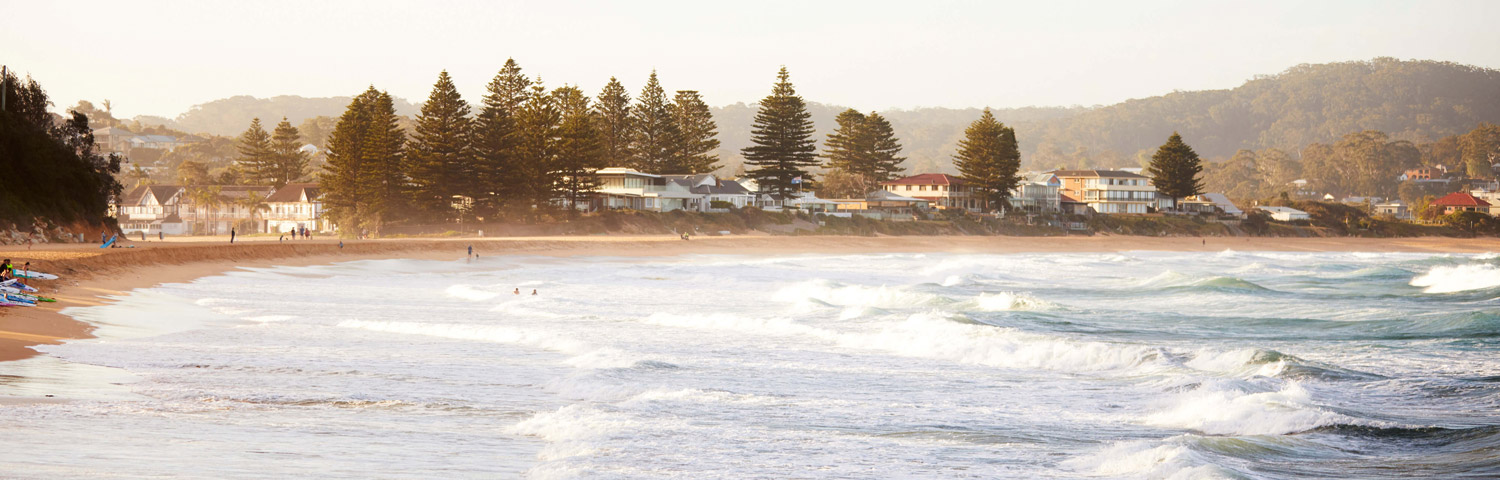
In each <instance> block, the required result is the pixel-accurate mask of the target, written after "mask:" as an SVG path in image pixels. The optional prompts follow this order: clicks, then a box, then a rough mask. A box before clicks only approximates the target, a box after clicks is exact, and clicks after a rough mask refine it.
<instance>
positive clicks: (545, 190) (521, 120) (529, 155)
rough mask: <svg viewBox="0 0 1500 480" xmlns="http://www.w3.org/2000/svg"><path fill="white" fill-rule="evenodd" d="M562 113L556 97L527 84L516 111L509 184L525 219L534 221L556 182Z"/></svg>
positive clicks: (548, 203) (552, 192)
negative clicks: (514, 153)
mask: <svg viewBox="0 0 1500 480" xmlns="http://www.w3.org/2000/svg"><path fill="white" fill-rule="evenodd" d="M561 123H562V114H561V112H560V111H559V109H558V106H557V99H556V98H554V97H553V96H552V95H550V94H548V93H547V90H546V89H545V88H543V87H542V82H541V79H537V81H536V82H535V83H533V84H532V86H531V95H530V96H528V97H527V99H526V103H524V104H522V105H521V109H520V110H519V111H518V112H517V115H516V127H517V128H516V132H517V143H516V150H515V152H516V163H515V165H514V174H513V177H514V178H515V179H516V180H515V183H513V186H514V187H516V191H517V193H518V195H517V197H516V200H517V203H516V204H515V205H514V207H515V208H516V210H518V211H519V213H520V214H521V215H522V216H523V217H525V218H527V219H528V220H531V221H535V220H536V219H538V218H539V217H540V216H541V213H542V211H543V210H545V209H547V208H548V207H549V206H550V202H551V201H552V199H553V198H554V193H555V192H556V190H555V189H556V186H557V183H558V182H557V161H556V157H557V144H558V129H559V127H561Z"/></svg>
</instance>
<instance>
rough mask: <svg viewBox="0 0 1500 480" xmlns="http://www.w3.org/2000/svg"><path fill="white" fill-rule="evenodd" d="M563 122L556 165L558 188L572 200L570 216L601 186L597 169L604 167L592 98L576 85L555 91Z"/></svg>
mask: <svg viewBox="0 0 1500 480" xmlns="http://www.w3.org/2000/svg"><path fill="white" fill-rule="evenodd" d="M552 97H553V98H555V99H557V105H558V109H559V113H560V115H561V117H562V123H561V124H560V125H559V127H558V132H557V137H558V138H557V149H556V152H557V157H556V161H557V163H556V166H555V168H554V170H555V171H557V179H558V182H559V184H558V191H559V192H560V193H561V194H562V195H564V196H565V197H566V198H567V199H568V216H569V217H573V216H576V215H577V214H578V202H579V200H580V199H587V197H588V196H589V195H590V194H591V192H593V191H594V189H595V188H597V187H598V181H597V178H596V177H595V176H594V172H596V171H598V170H599V169H600V168H604V166H605V165H604V162H603V159H604V156H603V152H604V149H603V148H601V147H600V138H603V137H604V136H602V135H600V133H599V131H598V128H597V127H596V125H595V124H596V123H597V122H598V121H597V119H598V118H599V117H597V116H595V115H594V114H593V113H592V112H590V109H589V97H587V96H584V94H583V91H582V90H579V89H578V88H576V87H562V88H558V89H557V90H554V91H553V92H552Z"/></svg>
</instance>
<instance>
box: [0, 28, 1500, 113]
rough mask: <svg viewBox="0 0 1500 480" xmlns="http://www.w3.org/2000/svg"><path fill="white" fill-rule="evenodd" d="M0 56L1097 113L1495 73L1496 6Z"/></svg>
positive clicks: (131, 106)
mask: <svg viewBox="0 0 1500 480" xmlns="http://www.w3.org/2000/svg"><path fill="white" fill-rule="evenodd" d="M0 12H5V13H6V14H7V15H6V17H9V18H4V19H0V64H5V65H8V66H9V67H10V68H12V69H15V70H16V71H18V72H19V73H20V74H21V75H23V76H24V75H27V74H29V75H31V76H32V77H34V78H35V79H36V80H37V81H38V82H40V83H41V84H42V86H43V87H44V88H46V89H47V91H48V93H49V94H50V95H51V96H52V99H53V101H54V102H55V103H56V104H57V108H58V109H59V110H61V109H63V108H66V107H67V106H71V105H74V104H75V103H76V102H77V101H78V100H81V99H83V100H90V101H92V102H94V103H96V104H99V103H101V102H102V101H103V100H105V99H109V100H110V101H111V104H112V105H113V108H114V112H115V116H116V117H118V118H130V117H133V116H136V115H157V116H163V117H168V118H172V117H176V116H177V115H178V114H180V113H182V112H184V111H186V110H188V109H189V108H190V107H191V106H193V105H196V104H201V103H205V102H208V101H212V100H215V99H219V98H225V97H229V96H234V95H252V96H256V97H270V96H276V95H301V96H304V97H327V96H347V95H354V94H357V93H359V92H361V91H363V90H364V89H365V88H366V87H368V86H369V85H374V86H375V87H376V88H379V89H382V90H386V91H388V92H390V93H391V94H392V95H394V96H397V97H401V98H405V99H407V100H409V101H412V102H413V103H419V102H421V101H423V100H424V99H426V97H427V95H428V93H429V92H430V91H431V88H432V84H433V82H434V81H435V80H436V78H437V75H438V72H439V71H441V70H447V71H448V72H449V74H450V75H452V76H453V77H454V81H455V82H456V83H457V85H458V87H459V91H460V93H462V94H463V95H464V98H465V99H467V100H469V101H470V102H471V103H477V101H478V99H479V97H480V96H482V95H483V92H484V85H485V84H487V83H488V82H489V80H490V79H491V78H492V77H494V75H495V73H496V72H497V71H498V70H499V69H500V66H501V65H502V64H504V63H505V59H506V58H514V59H515V60H516V61H517V62H519V63H520V65H521V67H522V68H523V70H524V71H525V72H526V73H527V74H528V75H530V76H532V77H537V76H540V77H541V79H542V80H543V81H544V82H545V84H546V85H547V86H549V87H556V86H561V85H563V84H571V85H576V86H579V87H581V88H583V89H584V90H585V91H586V92H590V93H591V94H597V92H598V90H599V88H601V87H602V86H603V85H604V83H605V82H607V81H608V80H609V78H610V77H612V76H613V77H618V78H619V79H620V81H621V82H622V83H624V85H625V87H626V88H627V89H629V90H630V91H631V92H632V96H634V95H635V94H636V93H638V92H639V91H640V89H641V87H642V86H643V85H644V84H645V81H646V77H647V76H648V75H649V74H650V73H651V71H652V70H653V69H655V70H656V72H657V74H658V75H659V78H660V80H661V82H662V85H663V86H664V87H665V88H666V89H667V90H668V91H669V92H670V91H674V90H698V91H700V92H702V94H703V96H704V99H705V101H707V102H708V103H709V104H710V105H726V104H732V103H736V102H745V103H753V102H755V101H757V100H759V99H760V98H763V97H765V96H766V95H767V94H769V93H770V89H771V84H772V83H773V82H774V81H775V75H776V71H777V69H778V68H779V67H780V66H783V65H784V66H786V67H787V69H788V70H789V71H790V73H791V80H792V82H793V84H794V85H796V87H797V91H798V93H800V94H801V95H802V96H803V97H804V98H806V99H808V100H809V101H815V102H821V103H829V104H835V105H843V106H849V107H854V108H858V109H861V110H867V109H868V110H889V109H912V108H918V107H953V108H967V107H986V106H989V107H996V108H1006V107H1024V106H1071V105H1082V106H1093V105H1107V104H1113V103H1118V102H1121V101H1124V100H1127V99H1131V98H1143V97H1150V96H1155V95H1161V94H1164V93H1169V92H1172V91H1174V90H1206V89H1224V88H1233V87H1235V86H1238V85H1240V84H1242V83H1244V82H1245V81H1247V80H1250V79H1251V78H1253V77H1255V76H1256V75H1266V74H1275V73H1278V72H1281V71H1284V70H1286V69H1287V68H1289V67H1292V66H1295V65H1298V64H1303V63H1326V62H1335V61H1349V60H1369V59H1372V58H1376V57H1396V58H1400V59H1431V60H1443V61H1451V62H1457V63H1462V64H1469V65H1477V66H1481V67H1487V68H1497V67H1500V23H1496V21H1495V20H1496V19H1497V18H1500V1H1486V0H1475V1H1467V0H1452V1H1376V0H1363V1H1342V0H1340V1H1334V0H1317V1H1306V0H1303V1H1254V2H1249V1H1243V0H1240V1H1227V2H1215V1H1192V2H1188V1H1128V2H1127V1H1034V0H1033V1H1026V2H1006V1H942V0H925V1H903V2H891V1H879V0H866V1H850V2H835V1H826V2H825V1H817V0H800V1H780V0H744V1H738V2H722V1H712V0H710V1H632V2H627V1H562V0H557V1H549V0H534V1H526V2H512V1H428V2H416V1H384V0H374V1H372V0H360V1H347V0H319V1H306V0H303V1H285V2H283V1H218V0H208V1H158V2H153V1H119V0H111V1H100V2H95V1H42V0H0Z"/></svg>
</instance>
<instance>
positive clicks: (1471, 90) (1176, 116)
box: [1015, 58, 1500, 167]
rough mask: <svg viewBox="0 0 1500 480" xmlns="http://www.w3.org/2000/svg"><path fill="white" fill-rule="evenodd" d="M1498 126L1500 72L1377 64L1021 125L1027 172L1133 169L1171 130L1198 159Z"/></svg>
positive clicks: (1418, 138)
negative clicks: (1089, 161)
mask: <svg viewBox="0 0 1500 480" xmlns="http://www.w3.org/2000/svg"><path fill="white" fill-rule="evenodd" d="M1497 121H1500V71H1497V70H1491V69H1486V68H1479V67H1473V66H1468V65H1459V64H1455V63H1448V62H1434V61H1401V60H1396V59H1391V58H1377V59H1375V60H1372V61H1368V62H1342V63H1330V64H1322V65H1298V66H1296V67H1292V68H1290V69H1288V70H1287V71H1285V72H1282V73H1280V74H1277V75H1272V76H1265V77H1259V78H1256V79H1254V80H1251V81H1249V82H1246V83H1245V84H1244V85H1241V86H1240V87H1238V88H1235V89H1232V90H1209V91H1200V92H1174V93H1170V94H1167V95H1162V96H1159V97H1151V98H1145V99H1139V100H1130V101H1126V102H1124V103H1119V104H1115V105H1111V106H1107V107H1101V108H1096V109H1091V110H1089V111H1087V112H1083V113H1080V114H1078V115H1074V116H1071V117H1067V118H1061V119H1054V120H1049V121H1043V122H1037V123H1019V124H1016V125H1015V126H1016V135H1017V137H1019V138H1020V140H1021V148H1022V153H1023V155H1024V156H1025V157H1026V159H1027V164H1028V165H1030V166H1035V167H1052V166H1058V165H1069V164H1072V165H1074V166H1082V165H1076V161H1074V159H1073V158H1070V157H1072V154H1073V152H1079V151H1080V149H1086V151H1087V152H1088V153H1087V155H1085V156H1087V157H1105V156H1113V157H1115V158H1121V159H1123V162H1124V163H1125V164H1127V165H1129V166H1137V165H1138V163H1137V162H1136V159H1135V157H1136V156H1137V155H1138V154H1139V153H1141V152H1143V151H1144V152H1146V154H1147V155H1149V152H1152V151H1154V150H1155V148H1156V147H1157V146H1159V145H1160V144H1161V143H1162V142H1163V141H1165V140H1166V138H1167V136H1168V135H1170V134H1171V133H1172V132H1173V131H1174V130H1175V131H1178V132H1180V133H1182V136H1183V139H1184V140H1187V142H1188V143H1189V144H1190V145H1192V146H1193V148H1194V149H1195V150H1197V151H1198V153H1199V154H1200V155H1202V156H1204V157H1210V158H1214V157H1218V158H1227V157H1229V156H1231V155H1233V154H1234V152H1235V151H1237V150H1239V149H1252V150H1254V149H1262V148H1278V149H1282V150H1285V151H1287V152H1296V151H1298V150H1300V149H1301V148H1302V147H1303V146H1304V145H1307V144H1309V143H1314V142H1322V143H1331V142H1333V141H1335V140H1337V139H1338V138H1339V137H1342V136H1343V135H1344V134H1347V133H1351V132H1358V131H1362V130H1380V131H1383V132H1386V133H1389V134H1390V135H1391V138H1393V139H1397V140H1410V141H1414V142H1424V141H1432V140H1436V139H1439V138H1442V137H1446V136H1449V135H1457V134H1462V133H1464V132H1467V131H1469V130H1471V129H1473V128H1474V126H1475V125H1477V124H1478V123H1479V122H1497ZM1095 161H1097V158H1096V160H1095ZM1103 166H1114V165H1108V164H1106V165H1103Z"/></svg>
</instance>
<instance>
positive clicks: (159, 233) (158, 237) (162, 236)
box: [156, 230, 167, 241]
mask: <svg viewBox="0 0 1500 480" xmlns="http://www.w3.org/2000/svg"><path fill="white" fill-rule="evenodd" d="M166 239H167V236H166V234H163V233H162V231H161V230H157V231H156V240H157V241H163V240H166Z"/></svg>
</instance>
